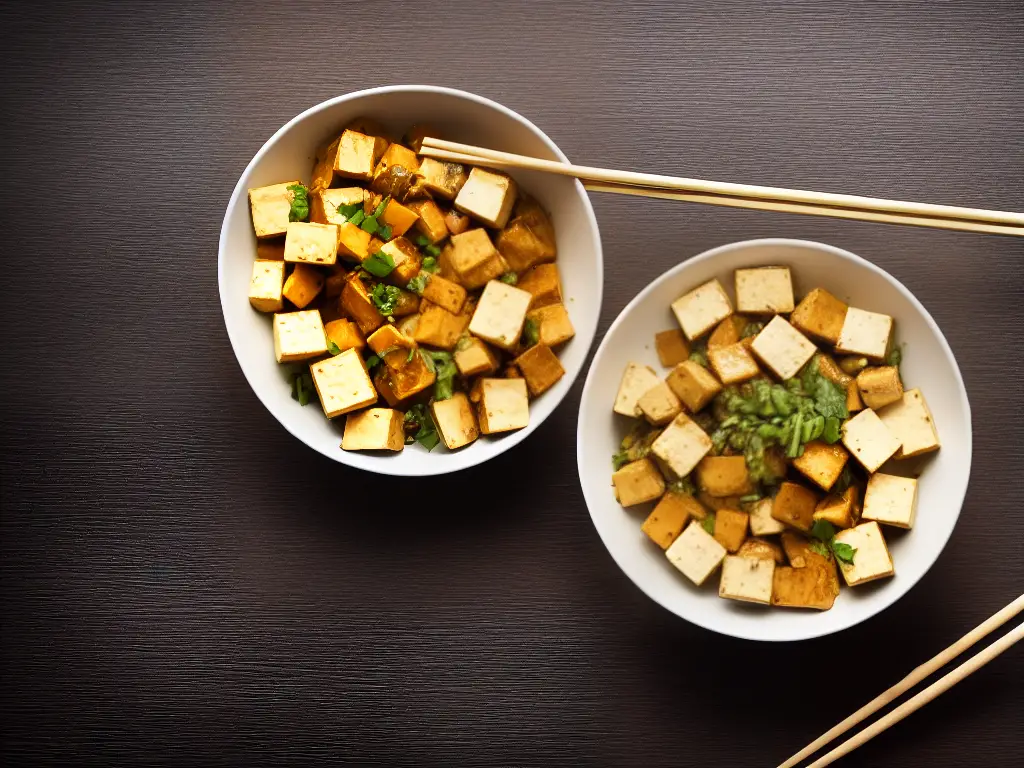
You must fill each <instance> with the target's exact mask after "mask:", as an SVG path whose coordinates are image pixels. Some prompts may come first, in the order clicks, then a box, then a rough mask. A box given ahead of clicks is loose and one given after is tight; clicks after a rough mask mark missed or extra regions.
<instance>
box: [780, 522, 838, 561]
mask: <svg viewBox="0 0 1024 768" xmlns="http://www.w3.org/2000/svg"><path fill="white" fill-rule="evenodd" d="M779 539H780V541H781V542H782V549H783V550H785V552H786V559H787V560H789V564H790V565H791V566H793V567H794V568H807V567H808V566H814V565H828V564H830V563H831V562H832V555H830V554H828V550H827V549H826V548H824V546H823V544H822V542H817V541H816V543H815V544H814V546H812V542H811V539H809V538H807V537H806V536H804V535H803V534H802V533H797V532H796V531H783V533H782V536H780V537H779ZM815 546H817V547H818V548H819V549H820V550H821V551H820V552H819V551H815V549H814V547H815ZM822 552H824V553H825V554H822Z"/></svg>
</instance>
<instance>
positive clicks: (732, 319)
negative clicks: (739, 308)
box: [708, 315, 749, 352]
mask: <svg viewBox="0 0 1024 768" xmlns="http://www.w3.org/2000/svg"><path fill="white" fill-rule="evenodd" d="M748 322H749V321H748V320H747V318H746V317H744V316H743V315H730V316H729V317H727V318H725V320H723V321H722V322H720V323H719V324H718V325H716V326H715V330H713V331H712V332H711V335H710V336H708V351H709V352H710V351H711V350H712V349H720V348H721V347H731V346H732V345H733V344H739V343H740V341H741V339H740V336H741V335H742V333H743V331H744V329H746V327H747V323H748ZM747 343H748V344H749V342H747Z"/></svg>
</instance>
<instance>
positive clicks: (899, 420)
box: [878, 389, 940, 459]
mask: <svg viewBox="0 0 1024 768" xmlns="http://www.w3.org/2000/svg"><path fill="white" fill-rule="evenodd" d="M878 418H879V419H881V421H882V423H883V424H884V425H885V427H886V429H888V430H889V432H890V433H891V434H892V435H893V436H894V437H895V438H896V439H897V440H898V441H899V443H900V449H899V450H898V451H897V452H896V458H897V459H904V458H907V457H909V456H917V455H919V454H922V453H928V452H930V451H937V450H938V449H939V445H940V444H939V435H938V432H937V431H936V430H935V421H934V420H933V419H932V414H931V411H929V410H928V403H927V402H925V399H924V395H922V394H921V391H920V390H917V389H908V390H907V391H906V392H904V393H903V397H902V398H901V399H900V400H899V402H896V403H893V404H892V405H887V406H886V407H885V408H883V409H882V410H880V411H879V412H878Z"/></svg>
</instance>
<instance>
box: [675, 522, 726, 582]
mask: <svg viewBox="0 0 1024 768" xmlns="http://www.w3.org/2000/svg"><path fill="white" fill-rule="evenodd" d="M665 556H666V557H668V561H669V562H670V563H672V565H674V566H675V567H676V568H678V569H679V571H680V572H681V573H682V574H683V575H684V576H685V577H686V578H688V579H689V580H690V581H692V582H693V583H694V584H696V585H697V586H698V587H699V586H700V585H701V584H703V583H704V582H705V581H706V580H707V578H708V576H710V575H711V574H712V573H714V572H715V571H716V570H717V569H718V566H719V565H721V564H722V560H724V559H725V556H726V551H725V547H723V546H722V545H721V544H719V543H718V542H717V541H715V539H714V537H713V536H711V534H709V533H708V532H707V531H705V530H704V528H703V526H702V525H701V524H700V523H698V522H697V521H694V522H692V523H690V524H689V525H688V526H686V530H684V531H683V532H682V533H681V534H679V538H677V539H676V540H675V541H674V542H672V545H671V546H670V547H669V548H668V549H667V550H665Z"/></svg>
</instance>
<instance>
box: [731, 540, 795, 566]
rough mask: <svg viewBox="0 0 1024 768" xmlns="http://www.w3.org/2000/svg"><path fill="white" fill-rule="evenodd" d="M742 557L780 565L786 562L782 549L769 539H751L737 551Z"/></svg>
mask: <svg viewBox="0 0 1024 768" xmlns="http://www.w3.org/2000/svg"><path fill="white" fill-rule="evenodd" d="M736 554H737V555H739V556H740V557H753V558H755V559H757V560H771V561H772V562H774V563H779V564H780V565H781V564H782V563H783V562H784V558H783V556H782V547H780V546H779V545H778V544H776V543H775V542H774V541H768V539H757V538H749V539H747V540H746V541H744V542H743V545H742V546H741V547H740V548H739V549H738V550H737V552H736Z"/></svg>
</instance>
